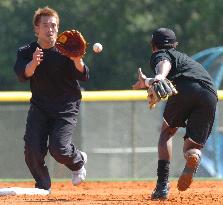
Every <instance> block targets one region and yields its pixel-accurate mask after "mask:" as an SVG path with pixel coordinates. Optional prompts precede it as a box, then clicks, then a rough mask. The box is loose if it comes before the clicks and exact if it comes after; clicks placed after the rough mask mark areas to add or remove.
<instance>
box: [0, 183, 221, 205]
mask: <svg viewBox="0 0 223 205" xmlns="http://www.w3.org/2000/svg"><path fill="white" fill-rule="evenodd" d="M33 186H34V183H33V182H0V187H1V188H3V187H33ZM154 186H155V181H132V182H84V183H83V184H81V185H79V186H78V187H74V186H72V184H71V182H70V181H64V182H53V183H52V193H51V194H50V195H47V196H36V195H35V196H28V195H21V196H1V197H0V205H3V204H4V205H9V204H10V205H34V204H35V205H38V204H43V205H44V204H47V205H48V204H49V205H51V204H55V205H62V204H63V205H71V204H72V205H73V204H75V205H90V204H93V205H144V204H145V205H150V204H167V205H169V204H171V205H172V204H174V205H179V204H185V205H186V204H187V205H191V204H192V205H193V204H194V205H198V204H201V205H212V204H219V205H221V204H223V181H204V180H195V181H194V183H193V184H192V185H191V188H190V189H188V190H187V191H184V192H179V191H178V190H177V188H176V181H171V190H170V195H169V199H168V200H166V201H151V199H150V194H151V192H152V190H153V188H154Z"/></svg>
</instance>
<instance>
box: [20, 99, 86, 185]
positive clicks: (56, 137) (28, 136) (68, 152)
mask: <svg viewBox="0 0 223 205" xmlns="http://www.w3.org/2000/svg"><path fill="white" fill-rule="evenodd" d="M79 105H80V101H77V102H75V105H74V110H73V112H69V113H64V114H61V113H60V114H56V115H54V114H52V113H47V112H44V111H43V110H41V109H40V108H39V107H38V106H36V105H34V104H31V106H30V109H29V112H28V117H27V124H26V132H25V136H24V141H25V151H24V154H25V161H26V164H27V166H28V167H29V170H30V172H31V174H32V176H33V178H34V179H35V181H36V187H38V188H42V189H49V188H50V187H51V180H50V176H49V172H48V169H47V166H46V164H45V161H44V158H45V156H46V154H47V151H48V150H49V152H50V154H51V156H52V157H53V158H54V159H55V160H56V161H58V162H59V163H61V164H64V165H65V166H66V167H68V168H69V169H70V170H72V171H75V170H79V169H80V168H81V167H82V166H83V163H84V162H83V159H82V156H81V154H80V151H79V150H78V149H77V148H76V147H75V146H74V144H72V142H71V140H72V136H73V131H74V128H75V126H76V123H77V115H78V113H79Z"/></svg>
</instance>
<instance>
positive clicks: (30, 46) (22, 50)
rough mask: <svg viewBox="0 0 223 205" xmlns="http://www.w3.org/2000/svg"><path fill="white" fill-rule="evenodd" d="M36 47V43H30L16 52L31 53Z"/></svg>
mask: <svg viewBox="0 0 223 205" xmlns="http://www.w3.org/2000/svg"><path fill="white" fill-rule="evenodd" d="M36 47H37V42H31V43H29V44H26V45H23V46H21V47H19V49H18V52H19V53H23V52H28V51H32V50H35V49H36Z"/></svg>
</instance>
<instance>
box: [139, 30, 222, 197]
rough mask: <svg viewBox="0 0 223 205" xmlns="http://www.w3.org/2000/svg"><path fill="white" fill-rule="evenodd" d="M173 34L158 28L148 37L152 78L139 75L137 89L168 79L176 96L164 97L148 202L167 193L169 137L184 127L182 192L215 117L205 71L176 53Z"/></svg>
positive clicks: (213, 91) (214, 98)
mask: <svg viewBox="0 0 223 205" xmlns="http://www.w3.org/2000/svg"><path fill="white" fill-rule="evenodd" d="M177 44H178V42H177V41H176V36H175V33H174V32H173V31H172V30H170V29H168V28H159V29H157V30H155V31H154V33H153V35H152V41H151V46H152V52H153V53H152V55H151V58H150V65H151V68H152V70H153V71H154V74H155V78H146V76H145V75H144V74H143V73H141V81H138V82H140V85H141V88H147V87H149V86H151V84H152V83H153V82H154V81H155V80H161V79H165V78H167V79H169V80H171V81H172V83H173V84H174V85H175V86H176V89H177V91H178V94H177V95H173V96H171V97H169V98H168V101H167V103H166V106H165V109H164V114H163V124H162V128H161V134H160V138H159V142H158V169H157V176H158V179H157V184H156V188H155V189H154V191H153V192H152V196H151V199H152V200H158V199H166V198H167V197H168V192H169V181H168V178H169V166H170V160H171V157H172V137H173V136H174V134H175V133H176V131H177V129H178V128H179V127H185V128H186V133H185V136H184V146H183V152H184V156H185V159H186V165H185V168H184V170H183V172H182V174H181V176H180V178H179V180H178V184H177V187H178V190H180V191H184V190H186V189H187V188H188V187H189V186H190V184H191V183H192V180H193V176H194V174H195V172H196V170H197V168H198V166H199V163H200V158H201V149H202V148H203V147H204V146H205V143H206V141H207V139H208V137H209V135H210V133H211V130H212V125H213V122H214V118H215V110H216V104H217V101H218V99H217V92H216V89H215V87H214V84H213V81H212V79H211V77H210V75H209V74H208V72H207V71H206V70H205V69H204V68H203V67H202V65H201V64H200V63H198V62H196V61H194V60H193V59H192V58H190V57H188V56H187V55H186V54H184V53H181V52H179V51H177V50H176V47H177Z"/></svg>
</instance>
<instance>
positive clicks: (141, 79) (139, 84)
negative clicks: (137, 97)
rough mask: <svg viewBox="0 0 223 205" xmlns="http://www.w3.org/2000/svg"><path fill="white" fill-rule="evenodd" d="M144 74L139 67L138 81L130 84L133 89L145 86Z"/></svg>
mask: <svg viewBox="0 0 223 205" xmlns="http://www.w3.org/2000/svg"><path fill="white" fill-rule="evenodd" d="M145 80H146V76H145V75H144V74H143V73H142V70H141V68H139V69H138V81H137V82H136V83H135V84H134V85H133V86H132V89H133V90H138V89H143V88H146V85H145Z"/></svg>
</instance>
